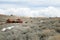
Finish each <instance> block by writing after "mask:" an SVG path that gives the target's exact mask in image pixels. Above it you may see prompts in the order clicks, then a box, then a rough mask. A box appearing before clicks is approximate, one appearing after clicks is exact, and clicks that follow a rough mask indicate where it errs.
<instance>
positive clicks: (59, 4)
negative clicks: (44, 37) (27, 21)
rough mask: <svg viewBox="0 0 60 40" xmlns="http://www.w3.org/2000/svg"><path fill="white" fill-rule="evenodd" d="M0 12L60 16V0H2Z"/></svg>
mask: <svg viewBox="0 0 60 40" xmlns="http://www.w3.org/2000/svg"><path fill="white" fill-rule="evenodd" d="M0 14H6V15H11V14H13V15H17V16H28V17H39V16H45V17H60V0H0Z"/></svg>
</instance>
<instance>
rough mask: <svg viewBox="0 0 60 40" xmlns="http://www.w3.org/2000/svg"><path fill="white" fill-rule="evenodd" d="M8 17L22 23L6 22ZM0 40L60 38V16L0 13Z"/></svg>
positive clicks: (46, 39) (47, 39)
mask: <svg viewBox="0 0 60 40" xmlns="http://www.w3.org/2000/svg"><path fill="white" fill-rule="evenodd" d="M8 18H11V19H17V18H20V19H22V20H23V23H6V20H7V19H8ZM0 23H1V24H0V40H60V18H58V17H55V18H46V17H38V18H32V17H17V16H7V15H0Z"/></svg>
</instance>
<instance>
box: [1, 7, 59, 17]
mask: <svg viewBox="0 0 60 40" xmlns="http://www.w3.org/2000/svg"><path fill="white" fill-rule="evenodd" d="M0 13H1V14H8V15H10V14H14V15H18V16H28V17H38V16H46V17H50V16H51V17H56V16H58V17H60V9H58V8H56V7H51V6H50V7H48V8H43V9H31V8H7V9H0Z"/></svg>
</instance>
